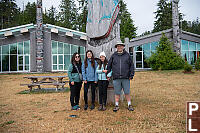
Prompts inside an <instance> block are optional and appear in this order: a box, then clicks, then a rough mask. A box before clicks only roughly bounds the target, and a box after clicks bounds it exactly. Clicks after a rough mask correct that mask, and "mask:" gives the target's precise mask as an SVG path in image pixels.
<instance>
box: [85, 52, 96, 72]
mask: <svg viewBox="0 0 200 133" xmlns="http://www.w3.org/2000/svg"><path fill="white" fill-rule="evenodd" d="M88 52H90V53H92V57H91V66H92V67H93V68H94V67H95V60H94V54H93V52H92V50H88V51H86V54H85V60H84V64H85V68H87V67H88V63H87V59H88V58H87V53H88Z"/></svg>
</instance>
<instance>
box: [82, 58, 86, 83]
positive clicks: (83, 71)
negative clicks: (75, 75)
mask: <svg viewBox="0 0 200 133" xmlns="http://www.w3.org/2000/svg"><path fill="white" fill-rule="evenodd" d="M85 73H86V68H85V63H84V62H83V63H82V75H83V81H86V80H87V76H86V74H85Z"/></svg>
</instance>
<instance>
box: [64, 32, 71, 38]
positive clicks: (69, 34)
mask: <svg viewBox="0 0 200 133" xmlns="http://www.w3.org/2000/svg"><path fill="white" fill-rule="evenodd" d="M65 35H66V36H70V37H73V33H72V32H66V34H65Z"/></svg>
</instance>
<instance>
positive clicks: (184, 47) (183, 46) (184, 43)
mask: <svg viewBox="0 0 200 133" xmlns="http://www.w3.org/2000/svg"><path fill="white" fill-rule="evenodd" d="M181 50H189V48H188V41H186V40H181Z"/></svg>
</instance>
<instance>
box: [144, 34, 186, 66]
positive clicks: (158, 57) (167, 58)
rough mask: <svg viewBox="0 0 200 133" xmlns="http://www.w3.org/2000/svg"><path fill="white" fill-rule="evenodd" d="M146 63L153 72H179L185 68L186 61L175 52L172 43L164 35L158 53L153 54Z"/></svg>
mask: <svg viewBox="0 0 200 133" xmlns="http://www.w3.org/2000/svg"><path fill="white" fill-rule="evenodd" d="M146 61H147V63H148V64H149V66H150V67H151V68H152V69H153V70H177V69H183V67H184V60H183V59H182V57H181V56H179V55H177V54H176V53H175V52H173V49H172V43H171V42H170V41H169V40H168V38H167V37H166V36H165V34H164V33H163V35H162V37H161V38H160V42H159V46H158V47H157V48H156V52H155V53H152V56H151V57H150V58H149V59H147V60H146Z"/></svg>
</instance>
